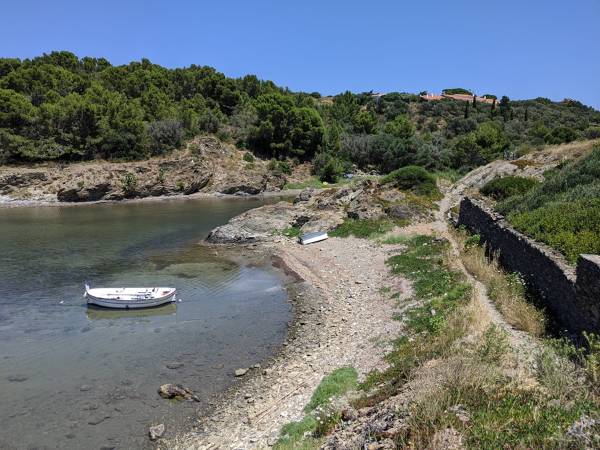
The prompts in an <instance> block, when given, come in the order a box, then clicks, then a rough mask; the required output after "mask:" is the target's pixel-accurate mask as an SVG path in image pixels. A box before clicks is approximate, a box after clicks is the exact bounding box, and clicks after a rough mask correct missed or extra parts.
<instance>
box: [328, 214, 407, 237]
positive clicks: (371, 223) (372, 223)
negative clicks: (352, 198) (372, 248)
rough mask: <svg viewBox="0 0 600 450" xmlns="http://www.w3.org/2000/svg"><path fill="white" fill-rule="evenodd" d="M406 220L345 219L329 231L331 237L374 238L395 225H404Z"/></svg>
mask: <svg viewBox="0 0 600 450" xmlns="http://www.w3.org/2000/svg"><path fill="white" fill-rule="evenodd" d="M407 224H408V221H406V220H398V219H390V218H383V219H346V220H345V221H344V223H342V224H341V225H340V226H338V227H337V228H336V229H335V230H333V231H331V232H330V233H329V236H332V237H342V238H345V237H349V236H355V237H359V238H375V237H377V236H381V235H382V234H385V233H387V232H388V231H391V230H393V229H394V227H397V226H400V227H401V226H405V225H407Z"/></svg>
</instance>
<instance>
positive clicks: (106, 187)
mask: <svg viewBox="0 0 600 450" xmlns="http://www.w3.org/2000/svg"><path fill="white" fill-rule="evenodd" d="M110 189H111V185H110V183H105V182H102V183H97V184H95V185H93V186H87V187H86V186H76V187H69V188H63V189H60V190H59V191H58V193H57V194H56V198H57V199H58V201H59V202H93V201H97V200H101V199H102V198H104V196H105V195H106V194H107V193H108V192H109V191H110Z"/></svg>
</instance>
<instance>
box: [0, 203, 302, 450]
mask: <svg viewBox="0 0 600 450" xmlns="http://www.w3.org/2000/svg"><path fill="white" fill-rule="evenodd" d="M260 204H261V202H260V201H258V200H247V199H240V200H236V199H231V200H229V199H227V200H225V199H200V200H173V201H161V202H148V203H135V204H134V203H129V204H99V205H93V206H81V207H27V208H13V209H7V208H5V209H0V392H2V402H0V420H1V421H2V433H1V434H0V447H1V448H31V447H40V448H102V447H115V448H145V447H148V446H149V443H148V439H147V430H148V426H149V425H151V424H153V423H160V422H162V423H165V424H166V425H167V430H168V431H169V432H173V431H174V430H175V428H176V427H180V426H182V424H185V423H186V422H190V421H191V420H193V418H194V417H195V416H196V410H197V409H203V408H205V407H206V405H207V402H208V400H209V398H210V397H211V396H212V395H215V394H217V393H218V392H221V391H222V390H223V389H225V388H226V387H227V386H229V385H230V384H231V383H232V381H233V378H232V376H231V374H232V372H233V370H235V369H236V368H238V367H247V366H249V365H252V364H255V363H260V362H261V361H263V360H265V359H266V358H267V357H268V356H269V355H271V354H272V353H273V351H274V349H275V348H276V347H278V346H279V345H280V344H281V342H282V341H283V339H284V337H285V333H286V324H287V322H288V321H289V320H290V318H291V311H290V307H289V304H288V303H287V302H286V299H287V296H286V293H285V291H284V290H283V280H282V279H281V278H280V276H279V275H278V274H276V273H275V272H273V271H272V270H271V269H270V267H269V266H268V265H265V266H261V265H258V266H257V265H256V264H251V265H250V264H244V263H233V262H231V261H228V260H225V259H221V258H219V257H218V256H215V255H214V252H213V251H212V250H211V251H208V250H207V249H205V248H204V247H202V246H199V245H197V243H198V242H199V241H200V240H202V239H203V238H204V237H205V236H206V234H207V233H208V231H209V230H210V229H212V228H214V227H215V226H217V225H220V224H222V223H225V222H226V221H227V220H228V219H229V218H231V217H233V216H234V215H237V214H239V213H241V212H243V211H244V210H247V209H249V208H253V207H256V206H259V205H260ZM86 280H87V281H88V282H90V283H91V284H92V285H93V286H94V285H95V286H127V285H129V286H134V285H136V286H139V285H166V286H175V287H177V289H178V294H179V295H178V296H179V298H180V299H181V301H180V302H178V303H176V304H173V305H170V306H167V307H163V308H159V309H152V310H148V311H146V312H139V311H131V312H115V311H107V310H98V309H89V308H88V307H87V306H86V304H85V299H84V298H83V297H82V293H83V283H84V281H86ZM168 366H171V367H177V368H169V367H168ZM178 366H179V367H178ZM162 383H181V384H183V385H185V386H187V387H189V388H191V389H193V390H194V391H196V392H197V393H198V394H199V396H200V397H201V399H202V400H203V401H202V402H201V403H200V404H198V403H191V402H183V403H182V402H172V401H168V400H164V399H161V398H160V397H159V396H158V395H157V392H156V390H157V388H158V387H159V386H160V384H162Z"/></svg>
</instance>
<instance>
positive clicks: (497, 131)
mask: <svg viewBox="0 0 600 450" xmlns="http://www.w3.org/2000/svg"><path fill="white" fill-rule="evenodd" d="M558 124H560V125H558ZM599 130H600V113H598V112H597V111H595V110H593V109H592V108H589V107H586V106H584V105H582V104H581V103H579V102H576V101H571V100H568V101H563V102H559V103H554V102H551V101H550V100H547V99H543V98H539V99H534V100H527V101H515V102H511V101H509V100H508V99H507V98H506V99H505V100H504V99H503V101H501V102H499V103H498V106H497V107H495V106H492V105H488V104H475V105H471V104H470V103H467V102H461V101H454V100H441V101H433V102H428V101H424V100H423V99H421V98H420V97H419V96H418V95H413V94H401V93H390V94H386V95H383V96H373V95H371V93H363V94H352V93H350V92H346V93H343V94H340V95H337V96H335V97H333V98H331V99H321V96H320V95H319V94H318V93H311V94H306V93H293V92H290V91H289V90H287V89H283V88H280V87H277V86H276V85H275V84H274V83H272V82H270V81H261V80H259V79H258V78H257V77H256V76H254V75H248V76H245V77H243V78H238V79H233V78H228V77H226V76H224V75H223V74H221V73H219V72H217V71H216V70H215V69H213V68H210V67H201V66H195V65H192V66H190V67H187V68H182V69H166V68H163V67H161V66H158V65H156V64H152V63H151V62H150V61H148V60H147V59H142V60H141V61H140V62H132V63H130V64H127V65H123V66H113V65H111V64H110V63H109V62H108V61H107V60H106V59H104V58H88V57H84V58H78V57H77V56H75V55H73V54H72V53H69V52H52V53H50V54H44V55H42V56H40V57H36V58H33V59H26V60H19V59H11V58H3V59H0V163H1V162H19V161H40V160H50V159H60V160H81V159H92V158H108V159H135V158H144V157H147V156H150V155H155V154H161V153H164V152H167V151H169V150H171V149H173V148H176V147H178V146H181V145H182V143H183V142H184V141H185V139H187V138H189V137H191V136H194V135H196V134H199V133H215V134H217V136H219V137H220V138H221V139H224V140H229V141H232V142H234V143H236V144H237V145H238V146H239V147H241V148H246V149H248V150H251V151H252V152H253V153H255V154H258V155H261V156H263V157H267V158H275V159H277V160H314V162H315V166H316V167H315V168H316V173H317V175H318V176H319V177H320V178H321V179H322V180H323V181H328V182H335V181H336V180H337V178H338V177H339V175H340V174H341V173H343V172H344V171H347V170H349V169H350V167H351V166H352V165H353V164H354V165H356V166H358V167H360V168H362V169H368V170H371V169H375V170H377V171H379V172H385V173H387V172H390V171H393V170H395V169H398V168H400V167H403V166H406V165H419V166H423V167H425V168H426V169H428V170H445V169H448V168H453V169H459V170H466V169H469V168H472V167H475V166H477V165H480V164H483V163H485V162H488V161H490V160H492V159H495V158H497V157H499V156H502V155H503V154H505V153H509V152H513V151H519V152H524V151H527V150H528V149H529V148H530V147H532V146H537V145H542V144H544V143H559V142H569V141H572V140H574V139H579V138H586V137H593V136H595V135H597V134H598V131H599Z"/></svg>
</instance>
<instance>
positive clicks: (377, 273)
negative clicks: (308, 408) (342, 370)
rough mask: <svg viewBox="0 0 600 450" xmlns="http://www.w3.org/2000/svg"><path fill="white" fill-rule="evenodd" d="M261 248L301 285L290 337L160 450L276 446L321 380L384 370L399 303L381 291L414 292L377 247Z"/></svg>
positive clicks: (295, 289) (293, 288) (360, 243)
mask: <svg viewBox="0 0 600 450" xmlns="http://www.w3.org/2000/svg"><path fill="white" fill-rule="evenodd" d="M255 245H257V244H255ZM258 246H259V247H260V249H261V250H260V251H267V252H269V253H271V254H272V255H273V256H272V258H273V263H274V265H275V266H277V267H278V268H279V269H280V270H282V271H283V272H285V273H286V274H287V275H288V276H292V277H293V278H295V280H296V281H295V282H293V283H290V284H288V286H287V289H288V292H289V298H290V301H291V303H292V305H293V308H294V320H293V322H292V323H291V325H290V330H289V333H288V337H287V339H286V341H285V342H284V344H283V346H282V347H281V348H280V350H279V351H278V353H277V354H276V355H275V356H274V357H273V359H272V360H271V361H270V362H268V364H267V365H266V366H263V367H253V368H248V369H249V370H248V371H247V372H245V373H244V374H243V375H242V376H240V377H239V378H240V379H241V382H240V383H238V384H236V385H234V386H233V387H232V388H231V389H230V390H229V391H228V392H227V393H226V394H225V395H224V396H223V397H222V398H221V400H220V401H219V402H218V404H216V405H214V410H213V411H212V412H211V413H209V414H208V416H206V417H204V418H202V419H200V420H199V422H198V424H197V426H196V427H194V429H193V430H191V431H190V432H188V433H184V434H182V435H180V436H177V437H176V438H174V439H170V440H164V441H159V442H158V447H159V448H176V449H179V448H182V449H183V448H186V449H188V448H195V449H208V448H214V449H216V448H223V449H226V448H231V449H235V448H264V447H267V446H271V445H273V444H274V442H275V441H276V439H277V436H278V434H279V430H280V428H281V426H282V425H283V424H285V423H287V422H289V421H291V420H298V419H300V418H301V416H302V414H303V412H302V409H303V407H304V405H305V404H306V403H307V402H308V400H309V398H310V396H311V395H312V392H313V391H314V389H315V388H316V386H317V385H318V383H319V382H320V380H321V379H322V378H323V376H325V375H326V374H328V373H330V372H331V371H333V370H335V369H337V368H339V367H344V366H353V367H354V368H356V370H357V371H358V372H359V374H360V376H361V377H364V376H365V375H366V374H367V373H368V372H370V371H371V370H373V369H376V368H383V367H385V362H384V361H383V356H384V354H385V353H386V352H387V351H389V350H390V348H391V342H390V340H391V339H392V338H393V337H394V336H396V335H397V333H398V330H399V328H400V327H401V324H400V322H398V321H395V320H393V317H394V315H395V314H396V313H398V312H399V311H398V310H397V302H396V301H395V300H393V299H390V298H389V296H385V295H383V294H382V293H381V291H380V288H381V287H382V286H386V285H388V283H390V284H391V283H394V284H395V285H394V289H397V290H400V291H403V292H408V291H409V287H408V285H407V284H406V285H405V284H402V285H400V286H398V285H397V284H398V283H399V282H400V283H403V282H402V281H401V280H400V281H399V279H398V278H397V277H393V278H392V277H390V276H389V275H388V271H387V270H386V267H385V259H386V257H387V255H386V253H385V252H382V250H381V248H380V247H379V246H377V244H375V243H373V242H370V241H366V240H363V239H357V238H347V239H337V238H332V239H329V240H327V241H324V242H323V243H320V245H314V246H306V247H304V246H299V245H298V244H297V243H295V242H294V241H293V240H291V239H288V238H282V237H280V238H277V239H276V240H274V241H272V242H269V243H263V244H260V245H258ZM388 250H391V248H390V249H388ZM359 256H360V258H359ZM359 259H360V261H358V260H359ZM357 261H358V262H357ZM244 369H246V368H244Z"/></svg>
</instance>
